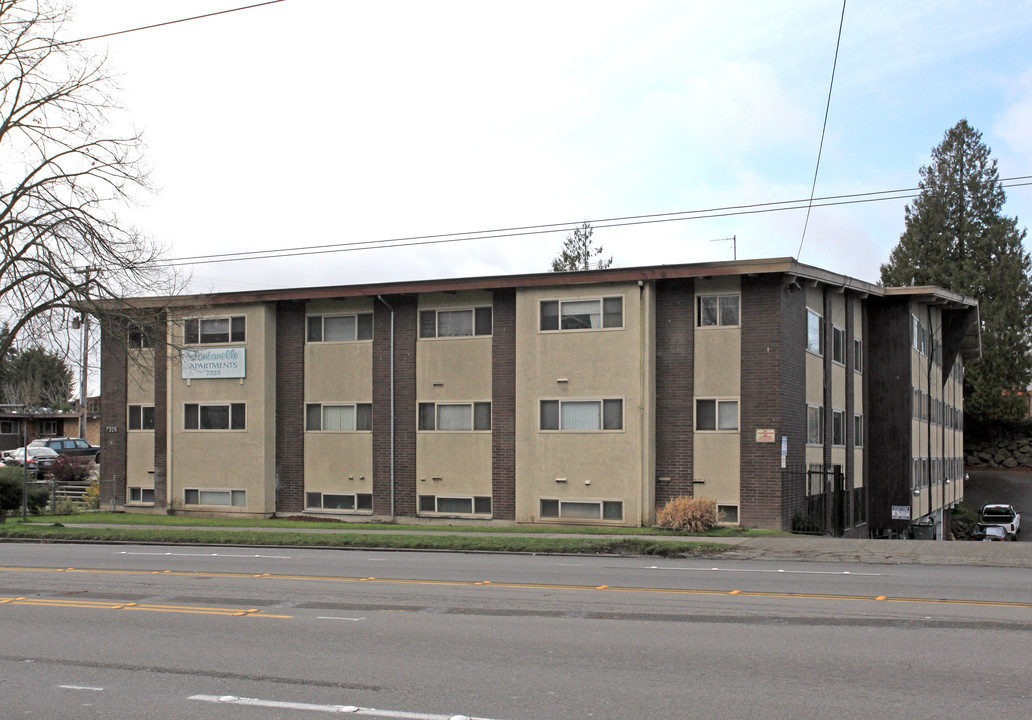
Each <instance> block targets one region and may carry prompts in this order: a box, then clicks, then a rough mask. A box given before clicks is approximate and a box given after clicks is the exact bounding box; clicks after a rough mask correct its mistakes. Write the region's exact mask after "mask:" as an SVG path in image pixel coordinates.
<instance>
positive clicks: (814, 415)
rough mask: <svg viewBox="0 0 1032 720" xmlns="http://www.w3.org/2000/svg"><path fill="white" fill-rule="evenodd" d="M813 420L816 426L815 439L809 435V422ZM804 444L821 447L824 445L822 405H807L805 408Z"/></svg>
mask: <svg viewBox="0 0 1032 720" xmlns="http://www.w3.org/2000/svg"><path fill="white" fill-rule="evenodd" d="M811 419H815V422H816V424H817V428H816V439H814V436H813V435H811V433H810V421H811ZM806 444H807V445H823V444H824V406H823V405H807V406H806Z"/></svg>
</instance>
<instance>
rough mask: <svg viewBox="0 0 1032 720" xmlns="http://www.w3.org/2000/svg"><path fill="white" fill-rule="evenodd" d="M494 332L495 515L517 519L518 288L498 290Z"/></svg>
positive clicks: (492, 409) (493, 464)
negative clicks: (516, 289)
mask: <svg viewBox="0 0 1032 720" xmlns="http://www.w3.org/2000/svg"><path fill="white" fill-rule="evenodd" d="M492 315H493V328H492V331H491V515H492V517H494V518H495V519H498V520H514V519H515V518H516V291H515V290H496V291H495V293H494V307H493V310H492Z"/></svg>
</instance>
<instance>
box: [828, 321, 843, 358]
mask: <svg viewBox="0 0 1032 720" xmlns="http://www.w3.org/2000/svg"><path fill="white" fill-rule="evenodd" d="M831 361H832V362H833V363H835V364H836V365H843V366H844V365H845V364H846V329H845V328H841V327H839V326H838V325H832V326H831Z"/></svg>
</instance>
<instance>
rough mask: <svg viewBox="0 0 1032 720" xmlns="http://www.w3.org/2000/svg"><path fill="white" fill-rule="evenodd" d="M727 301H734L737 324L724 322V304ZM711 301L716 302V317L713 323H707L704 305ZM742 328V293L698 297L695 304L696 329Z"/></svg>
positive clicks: (711, 294) (710, 294)
mask: <svg viewBox="0 0 1032 720" xmlns="http://www.w3.org/2000/svg"><path fill="white" fill-rule="evenodd" d="M727 300H734V301H735V302H734V308H735V322H733V323H731V322H724V303H725V301H727ZM709 301H713V302H715V305H716V307H715V310H716V317H715V318H714V320H713V322H705V321H704V318H703V305H704V304H706V303H707V302H709ZM741 326H742V295H741V293H705V294H702V295H698V296H697V297H696V302H695V327H697V328H700V329H704V328H720V327H741Z"/></svg>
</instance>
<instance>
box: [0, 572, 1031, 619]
mask: <svg viewBox="0 0 1032 720" xmlns="http://www.w3.org/2000/svg"><path fill="white" fill-rule="evenodd" d="M0 572H64V573H85V574H98V575H162V576H166V577H205V578H210V577H217V578H233V579H237V578H250V579H258V580H294V581H303V582H311V581H317V582H338V583H353V582H364V583H376V584H383V585H431V586H441V587H485V588H504V589H507V590H549V591H553V592H555V591H561V590H568V591H592V590H593V591H597V592H625V593H654V594H661V595H703V596H714V597H716V596H734V597H735V598H746V597H747V598H775V599H792V600H846V601H854V602H896V603H933V604H937V605H965V606H978V607H1002V608H1022V609H1032V602H1004V601H990V600H951V599H948V598H920V597H889V596H885V595H878V596H874V595H835V594H824V593H784V592H752V591H748V590H691V589H681V588H644V587H611V586H608V585H601V586H598V585H559V584H548V583H504V582H494V581H490V580H406V579H403V578H376V577H339V576H337V577H335V576H330V575H272V574H269V573H262V574H255V573H226V572H187V571H178V570H175V571H174V570H163V571H158V570H95V569H88V568H87V569H80V568H20V567H0ZM2 602H5V601H4V600H3V599H0V603H2ZM8 602H9V601H8ZM113 604H115V603H102V605H103V606H104V607H108V606H110V605H113ZM162 607H173V606H162ZM184 611H193V609H192V608H184ZM263 617H277V616H273V615H265V616H263ZM281 617H291V616H281Z"/></svg>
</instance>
